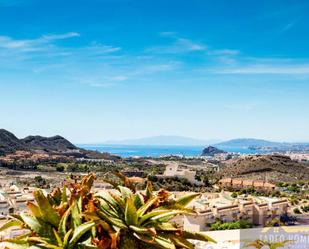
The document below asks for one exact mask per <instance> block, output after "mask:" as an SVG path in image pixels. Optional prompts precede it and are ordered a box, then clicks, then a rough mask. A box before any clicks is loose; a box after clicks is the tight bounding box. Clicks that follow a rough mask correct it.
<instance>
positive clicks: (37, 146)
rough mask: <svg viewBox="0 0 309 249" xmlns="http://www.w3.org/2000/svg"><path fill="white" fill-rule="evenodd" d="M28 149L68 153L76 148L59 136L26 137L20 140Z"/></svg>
mask: <svg viewBox="0 0 309 249" xmlns="http://www.w3.org/2000/svg"><path fill="white" fill-rule="evenodd" d="M20 141H21V142H22V143H24V144H25V145H26V146H27V147H28V148H30V149H32V150H45V151H57V152H59V151H68V150H75V149H77V147H76V146H75V145H73V144H72V143H71V142H69V141H68V140H66V139H65V138H63V137H61V136H54V137H41V136H28V137H26V138H24V139H21V140H20Z"/></svg>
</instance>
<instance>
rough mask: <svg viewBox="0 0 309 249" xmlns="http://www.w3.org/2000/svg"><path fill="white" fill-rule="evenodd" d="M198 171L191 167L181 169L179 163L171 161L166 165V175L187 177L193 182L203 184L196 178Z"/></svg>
mask: <svg viewBox="0 0 309 249" xmlns="http://www.w3.org/2000/svg"><path fill="white" fill-rule="evenodd" d="M195 175H196V171H194V170H190V169H180V168H179V165H178V164H177V163H170V164H168V165H167V166H166V168H165V171H164V174H163V176H164V177H177V178H184V179H187V180H188V181H189V182H190V183H192V184H201V182H199V181H197V180H196V179H195Z"/></svg>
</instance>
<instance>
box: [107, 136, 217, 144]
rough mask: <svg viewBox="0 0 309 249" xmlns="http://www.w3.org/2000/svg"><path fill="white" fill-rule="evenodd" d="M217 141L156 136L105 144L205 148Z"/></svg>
mask: <svg viewBox="0 0 309 249" xmlns="http://www.w3.org/2000/svg"><path fill="white" fill-rule="evenodd" d="M214 142H216V141H214V140H213V141H207V140H202V139H195V138H190V137H181V136H154V137H145V138H138V139H126V140H114V141H106V142H105V143H104V144H119V145H158V146H168V145H175V146H198V145H199V146H205V145H208V144H211V143H214Z"/></svg>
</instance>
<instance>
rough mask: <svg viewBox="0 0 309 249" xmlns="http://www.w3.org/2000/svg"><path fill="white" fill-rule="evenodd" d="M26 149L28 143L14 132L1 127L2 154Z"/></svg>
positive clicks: (0, 145) (0, 146)
mask: <svg viewBox="0 0 309 249" xmlns="http://www.w3.org/2000/svg"><path fill="white" fill-rule="evenodd" d="M26 149H27V147H26V145H25V144H24V143H23V142H22V141H21V140H19V139H18V138H17V137H16V136H15V135H14V134H13V133H11V132H9V131H7V130H4V129H0V155H3V154H7V153H11V152H14V151H16V150H26Z"/></svg>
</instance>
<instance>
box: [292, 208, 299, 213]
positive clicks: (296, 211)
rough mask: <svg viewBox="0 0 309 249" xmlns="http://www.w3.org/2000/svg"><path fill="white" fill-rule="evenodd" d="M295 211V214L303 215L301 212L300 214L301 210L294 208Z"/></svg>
mask: <svg viewBox="0 0 309 249" xmlns="http://www.w3.org/2000/svg"><path fill="white" fill-rule="evenodd" d="M293 211H294V213H295V214H301V212H300V210H299V208H294V210H293Z"/></svg>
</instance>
